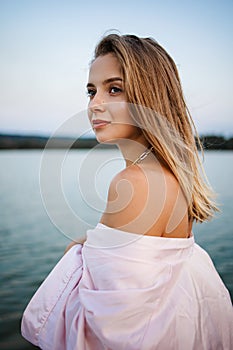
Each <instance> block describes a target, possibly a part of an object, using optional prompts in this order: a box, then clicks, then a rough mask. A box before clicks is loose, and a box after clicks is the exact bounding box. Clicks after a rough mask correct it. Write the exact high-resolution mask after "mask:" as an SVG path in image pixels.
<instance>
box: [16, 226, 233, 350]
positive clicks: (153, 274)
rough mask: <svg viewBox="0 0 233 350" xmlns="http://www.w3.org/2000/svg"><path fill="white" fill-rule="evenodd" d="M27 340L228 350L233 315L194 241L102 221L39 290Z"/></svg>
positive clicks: (64, 347) (88, 349)
mask: <svg viewBox="0 0 233 350" xmlns="http://www.w3.org/2000/svg"><path fill="white" fill-rule="evenodd" d="M22 335H23V336H24V337H25V338H26V339H27V340H29V341H30V342H31V343H33V344H35V345H37V346H39V347H40V348H41V349H43V350H110V349H111V350H155V349H158V350H168V349H169V350H170V349H171V350H191V349H195V350H200V349H202V350H207V349H208V350H216V349H218V350H220V349H222V350H230V349H233V311H232V304H231V301H230V297H229V293H228V291H227V289H226V288H225V286H224V284H223V282H222V281H221V279H220V277H219V275H218V273H217V272H216V270H215V268H214V266H213V263H212V261H211V259H210V258H209V256H208V254H207V253H206V252H205V251H204V250H203V249H201V248H200V247H199V246H198V245H197V244H196V243H195V242H194V238H193V237H191V238H188V239H182V238H161V237H152V236H140V235H137V234H133V233H127V232H122V231H120V230H117V229H113V228H110V227H107V226H105V225H103V224H98V225H97V226H96V228H95V229H93V230H88V231H87V241H86V243H85V244H84V246H83V247H82V246H81V245H79V244H78V245H76V246H74V247H72V248H71V249H70V251H69V252H68V253H67V254H66V255H64V257H63V258H62V259H61V260H60V261H59V262H58V264H57V265H56V266H55V268H54V269H53V270H52V272H51V273H50V274H49V276H48V277H47V278H46V280H45V281H44V282H43V284H42V285H41V286H40V288H39V289H38V290H37V292H36V293H35V295H34V296H33V298H32V300H31V301H30V303H29V305H28V306H27V308H26V310H25V312H24V316H23V320H22Z"/></svg>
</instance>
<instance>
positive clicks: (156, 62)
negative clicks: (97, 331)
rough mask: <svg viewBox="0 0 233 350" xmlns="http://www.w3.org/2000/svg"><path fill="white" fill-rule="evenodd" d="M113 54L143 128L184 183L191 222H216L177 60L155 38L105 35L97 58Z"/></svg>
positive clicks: (212, 194) (170, 167) (158, 153)
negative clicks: (213, 219) (119, 65)
mask: <svg viewBox="0 0 233 350" xmlns="http://www.w3.org/2000/svg"><path fill="white" fill-rule="evenodd" d="M109 53H112V54H113V55H114V56H115V57H116V58H117V59H118V61H119V63H120V64H121V68H122V73H123V78H124V87H125V93H126V96H127V100H128V102H129V104H130V106H131V108H130V109H131V112H132V114H133V116H134V118H136V122H137V125H138V126H139V127H140V128H141V130H142V132H143V134H144V136H145V138H146V139H147V141H148V142H149V144H150V145H151V146H153V147H154V150H155V154H156V156H157V158H158V159H159V161H161V162H162V163H163V164H164V165H165V166H166V167H167V168H168V169H169V170H170V171H171V172H172V173H173V174H174V176H175V177H176V178H177V180H178V181H179V183H180V186H181V189H182V191H183V193H184V194H185V197H186V200H187V203H188V214H189V219H190V220H191V221H194V220H196V221H199V222H203V221H205V220H208V219H210V218H211V217H212V216H213V215H214V212H215V211H217V210H218V208H217V207H216V205H215V203H214V201H213V197H214V193H213V191H212V189H211V188H210V186H209V184H208V182H207V178H206V175H205V172H204V169H203V167H202V164H201V161H200V158H199V155H198V148H197V144H196V141H197V143H198V145H199V147H200V149H201V150H202V146H201V142H200V139H199V137H198V135H197V132H196V128H195V125H194V122H193V120H192V117H191V115H190V113H189V111H188V108H187V106H186V103H185V100H184V96H183V92H182V88H181V83H180V79H179V74H178V71H177V68H176V65H175V63H174V61H173V59H172V58H171V57H170V56H169V55H168V53H167V52H166V51H165V50H164V49H163V48H162V47H161V46H160V45H159V44H158V43H157V42H156V41H155V40H154V39H152V38H138V37H137V36H135V35H122V36H120V35H118V34H109V35H107V36H105V37H104V38H103V39H102V40H101V41H100V42H99V44H98V45H97V46H96V49H95V55H94V59H96V58H97V57H98V56H103V55H106V54H109ZM195 136H196V140H195ZM203 175H204V176H203Z"/></svg>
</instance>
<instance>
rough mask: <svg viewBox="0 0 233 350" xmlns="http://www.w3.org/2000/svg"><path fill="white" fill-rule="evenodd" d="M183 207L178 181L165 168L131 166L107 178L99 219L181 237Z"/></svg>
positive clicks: (127, 228)
mask: <svg viewBox="0 0 233 350" xmlns="http://www.w3.org/2000/svg"><path fill="white" fill-rule="evenodd" d="M181 204H182V208H181ZM186 207H187V206H186V203H185V202H184V200H183V199H182V193H181V192H180V191H179V184H178V182H177V180H176V179H175V177H174V176H173V175H172V174H171V173H170V172H169V171H167V170H166V169H163V168H161V167H160V168H156V169H148V168H144V169H143V168H142V167H139V166H131V167H128V168H126V169H124V170H122V171H121V172H120V173H118V174H117V175H116V176H115V177H114V178H113V180H112V181H111V184H110V187H109V191H108V200H107V204H106V209H105V212H104V213H103V215H102V217H101V220H100V222H102V223H103V224H105V225H107V226H109V227H112V228H117V229H120V230H123V231H126V232H133V233H139V234H148V235H154V236H168V237H169V236H171V237H183V236H184V237H185V236H186V234H187V232H186V231H187V215H186V209H187V208H186ZM185 215H186V216H185ZM184 218H185V219H184ZM167 231H169V232H168V235H167V234H166V233H167Z"/></svg>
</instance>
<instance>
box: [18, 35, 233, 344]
mask: <svg viewBox="0 0 233 350" xmlns="http://www.w3.org/2000/svg"><path fill="white" fill-rule="evenodd" d="M87 93H88V96H89V99H90V101H89V106H88V115H89V119H90V122H91V125H92V127H93V130H94V131H95V134H96V137H97V140H98V141H99V142H101V143H115V144H117V146H118V147H119V149H120V150H121V152H122V154H123V157H124V159H125V162H126V167H125V169H124V170H122V171H121V172H120V173H119V174H117V175H116V176H115V177H114V179H113V180H112V182H111V184H110V187H109V191H108V201H107V205H106V209H105V212H104V213H103V215H102V217H101V219H100V222H99V223H98V224H97V226H96V228H95V229H93V230H88V231H87V240H86V242H85V243H84V245H81V244H77V243H76V242H74V243H71V245H70V246H69V247H68V249H67V254H65V256H64V257H63V258H62V259H61V261H60V262H59V263H58V265H57V266H56V267H55V269H54V270H53V271H52V272H51V274H50V275H49V276H48V277H47V279H46V280H45V282H44V283H43V284H42V286H41V287H40V288H39V290H38V291H37V293H36V294H35V296H34V297H33V299H32V300H31V302H30V303H29V305H28V307H27V309H26V311H25V313H24V317H23V321H22V334H23V336H24V337H25V338H27V339H28V340H29V341H31V342H32V343H34V344H35V345H37V346H39V347H41V348H42V349H49V350H51V349H56V350H59V349H61V350H62V349H70V350H75V349H81V350H82V349H94V350H98V349H101V350H102V349H111V350H113V349H116V350H120V349H127V350H130V349H133V350H135V349H140V350H144V349H145V350H149V349H162V350H164V349H180V350H183V349H231V348H233V314H232V305H231V301H230V297H229V293H228V291H227V290H226V288H225V286H224V285H223V283H222V281H221V279H220V277H219V276H218V274H217V272H216V270H215V268H214V266H213V264H212V262H211V260H210V258H209V256H208V255H207V253H206V252H204V251H203V250H202V249H201V248H200V247H199V246H197V245H196V244H195V242H194V237H193V235H192V224H193V222H194V221H199V222H203V221H206V220H209V219H210V218H211V217H212V216H213V215H214V212H215V211H216V210H217V207H216V206H215V204H214V201H213V198H212V196H213V194H212V191H211V189H210V188H209V186H208V185H207V184H206V183H205V181H204V180H203V177H202V176H201V174H200V162H199V159H198V152H197V146H196V142H195V138H194V133H193V129H194V130H195V128H194V125H193V122H192V119H191V116H190V115H189V112H188V110H187V107H186V104H185V102H184V98H183V94H182V89H181V85H180V81H179V76H178V72H177V69H176V66H175V64H174V62H173V60H172V59H171V57H170V56H169V55H168V54H167V53H166V51H165V50H164V49H163V48H162V47H161V46H160V45H159V44H158V43H157V42H155V41H154V40H153V39H150V38H138V37H136V36H133V35H123V36H119V35H116V34H111V35H108V36H106V37H104V38H103V39H102V40H101V41H100V43H99V44H98V45H97V47H96V50H95V57H94V60H93V62H92V64H91V67H90V72H89V80H88V84H87ZM197 140H198V138H197Z"/></svg>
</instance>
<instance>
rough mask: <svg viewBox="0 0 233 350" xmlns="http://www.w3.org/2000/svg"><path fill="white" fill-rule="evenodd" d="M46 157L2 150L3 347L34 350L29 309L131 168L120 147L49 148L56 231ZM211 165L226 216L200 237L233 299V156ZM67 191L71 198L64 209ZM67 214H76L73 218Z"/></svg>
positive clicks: (221, 155) (210, 156) (208, 160)
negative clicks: (27, 326)
mask: <svg viewBox="0 0 233 350" xmlns="http://www.w3.org/2000/svg"><path fill="white" fill-rule="evenodd" d="M41 155H42V152H41V151H34V150H33V151H1V153H0V164H1V172H0V184H1V185H0V196H1V202H0V262H1V269H0V286H1V289H0V332H1V334H0V349H1V350H27V349H35V347H33V346H32V345H30V344H29V343H28V342H26V341H25V340H24V339H23V338H22V337H21V335H20V319H21V316H22V312H23V310H24V308H25V306H26V305H27V303H28V301H29V300H30V298H31V296H32V295H33V293H34V292H35V290H36V289H37V287H38V286H39V285H40V283H41V282H42V280H43V279H44V278H45V277H46V275H47V274H48V272H49V271H50V270H51V269H52V267H53V266H54V265H55V263H56V262H57V261H58V260H59V259H60V258H61V257H62V255H63V251H64V248H65V247H66V245H67V244H68V243H69V242H70V240H69V238H68V237H72V238H74V237H77V236H81V235H82V230H83V229H85V228H86V227H87V228H88V225H93V226H94V225H95V223H96V222H97V221H98V219H99V217H100V213H101V210H102V209H103V208H104V201H105V199H106V195H107V193H106V188H107V186H108V184H109V182H110V179H111V178H112V176H113V175H114V174H115V173H116V172H117V171H118V170H119V169H121V168H122V167H123V166H124V164H123V162H122V160H120V159H119V157H120V154H119V152H118V151H117V150H96V151H95V152H94V153H93V152H92V151H87V150H73V151H70V152H69V153H68V154H67V155H66V157H64V153H63V151H61V150H59V151H57V150H56V151H50V153H49V154H48V158H47V161H48V163H47V165H48V169H49V172H48V173H46V174H45V173H44V174H42V175H44V179H43V180H44V183H42V186H43V188H42V193H44V197H45V198H44V200H45V202H46V205H47V210H48V211H49V214H50V215H51V216H52V219H53V221H54V223H55V224H56V226H57V227H56V226H54V224H53V223H52V222H51V220H50V218H49V216H48V213H47V212H46V210H45V207H44V205H43V203H42V199H41V194H40V185H39V172H40V169H41V168H40V162H41ZM59 157H60V159H63V162H62V172H61V181H60V182H59V181H57V182H56V178H55V174H54V173H53V168H54V166H55V165H56V164H58V161H59ZM111 159H113V160H111ZM50 165H51V167H50ZM204 166H205V169H206V172H207V175H208V177H209V180H210V183H211V184H212V186H213V187H214V189H215V190H216V191H217V192H218V193H219V196H218V201H219V203H221V210H222V212H221V214H218V215H217V218H216V219H214V220H213V221H212V222H210V223H207V224H201V225H196V226H195V227H194V232H195V237H196V241H197V242H198V243H199V244H200V245H201V246H202V247H204V248H205V249H206V250H207V251H208V253H209V254H210V255H211V257H212V259H213V261H214V264H215V266H216V268H217V270H218V272H219V273H220V275H221V277H222V279H223V281H224V283H225V284H226V286H227V287H228V289H229V291H230V293H231V296H233V259H232V246H233V215H232V213H233V190H232V178H233V152H221V151H219V152H215V151H212V152H209V153H206V155H205V162H204ZM80 169H82V171H81V175H80ZM95 174H97V175H96V176H95ZM45 175H46V176H45ZM42 177H43V176H42ZM59 184H60V185H59ZM61 184H62V186H61ZM80 184H81V186H80ZM59 186H60V188H59ZM61 188H62V191H61ZM93 189H94V190H93ZM59 191H60V192H59ZM94 192H95V193H94ZM96 192H97V194H98V195H96ZM61 194H62V195H63V197H64V198H65V201H63V203H62V204H61V203H60V202H59V199H61ZM67 208H69V210H67ZM68 212H72V213H73V215H71V216H70V217H69V215H70V213H68ZM64 213H68V214H67V215H68V216H67V215H64ZM59 229H60V230H62V231H63V233H62V232H60V231H59Z"/></svg>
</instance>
